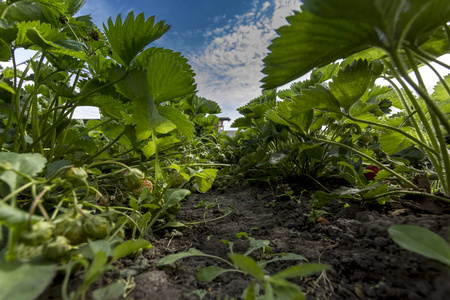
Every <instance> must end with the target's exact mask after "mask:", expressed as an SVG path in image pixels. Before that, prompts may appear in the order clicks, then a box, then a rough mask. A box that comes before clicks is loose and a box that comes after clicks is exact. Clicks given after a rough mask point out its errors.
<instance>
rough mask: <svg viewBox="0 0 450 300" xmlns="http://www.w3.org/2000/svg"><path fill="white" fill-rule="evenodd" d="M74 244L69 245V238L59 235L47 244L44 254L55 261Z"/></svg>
mask: <svg viewBox="0 0 450 300" xmlns="http://www.w3.org/2000/svg"><path fill="white" fill-rule="evenodd" d="M71 248H72V246H70V245H69V240H68V239H67V238H66V237H64V236H61V235H59V236H57V237H56V238H55V239H54V240H53V241H51V242H50V243H48V244H47V245H45V247H44V256H45V257H46V258H48V259H51V260H53V261H57V260H58V259H60V258H61V257H63V256H64V255H66V254H67V252H69V251H70V249H71Z"/></svg>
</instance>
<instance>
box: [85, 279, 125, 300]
mask: <svg viewBox="0 0 450 300" xmlns="http://www.w3.org/2000/svg"><path fill="white" fill-rule="evenodd" d="M125 290H126V289H125V283H123V282H115V283H112V284H109V285H107V286H105V287H102V288H99V289H96V290H95V291H93V292H92V297H93V298H94V300H113V299H117V298H120V296H122V295H123V293H124V292H125Z"/></svg>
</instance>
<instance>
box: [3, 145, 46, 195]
mask: <svg viewBox="0 0 450 300" xmlns="http://www.w3.org/2000/svg"><path fill="white" fill-rule="evenodd" d="M46 163H47V159H46V158H45V157H43V156H42V155H41V154H38V153H34V154H31V153H23V154H18V153H13V152H3V153H0V180H2V181H4V182H5V183H6V184H8V186H9V188H10V191H14V190H15V189H17V188H18V187H19V186H20V184H21V183H22V182H23V177H22V176H21V175H19V174H17V173H16V172H14V171H12V170H15V171H17V172H20V173H22V174H24V175H28V176H31V177H33V176H36V175H37V174H38V173H39V172H41V171H42V170H43V169H44V167H45V164H46ZM4 167H8V168H9V169H12V170H7V169H5V168H4Z"/></svg>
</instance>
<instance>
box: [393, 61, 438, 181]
mask: <svg viewBox="0 0 450 300" xmlns="http://www.w3.org/2000/svg"><path fill="white" fill-rule="evenodd" d="M385 64H386V65H387V66H388V67H389V68H390V70H391V72H392V73H393V74H394V76H395V78H396V79H397V80H398V82H399V83H400V84H401V86H402V88H403V89H404V91H405V92H406V94H407V95H408V98H409V100H410V102H411V104H409V103H407V101H406V100H405V99H404V97H403V94H402V92H401V91H400V89H399V88H398V87H397V85H396V84H394V83H393V82H392V80H390V79H388V78H386V79H387V80H388V81H389V82H390V83H391V84H392V86H393V87H394V88H395V89H396V91H397V94H398V95H399V97H400V100H401V101H402V104H403V108H404V109H405V110H406V111H407V113H408V115H409V116H411V117H410V118H411V121H412V123H413V125H414V128H415V130H416V133H417V135H418V136H419V138H420V139H421V140H422V141H427V140H428V141H429V142H431V146H432V148H433V149H435V150H436V151H437V149H440V147H439V144H438V140H437V138H436V136H435V133H434V131H433V129H432V127H431V124H430V122H429V121H428V118H427V117H426V115H425V113H424V111H423V110H422V107H421V106H420V104H419V103H418V102H417V100H416V98H415V97H414V95H413V94H412V92H411V91H410V90H409V88H408V86H407V85H406V83H405V82H404V81H403V80H402V78H401V77H400V75H399V74H398V73H397V71H396V70H395V68H394V67H393V66H392V65H391V64H390V63H389V62H387V61H385ZM410 105H412V106H413V107H414V109H415V110H416V111H415V113H416V114H417V115H418V118H419V120H420V122H421V123H422V126H423V127H421V126H419V123H418V122H417V120H416V118H415V117H413V116H412V112H411V109H410ZM423 128H425V131H426V133H427V138H428V139H426V138H425V136H424V135H423V133H422V131H423ZM424 150H425V151H426V152H427V154H428V156H429V158H430V160H431V162H432V164H433V166H434V168H435V170H436V173H437V174H438V177H439V178H443V179H444V180H445V174H444V170H443V168H442V166H441V163H440V161H441V159H442V158H441V155H442V154H441V153H439V155H435V154H434V152H430V151H427V149H424Z"/></svg>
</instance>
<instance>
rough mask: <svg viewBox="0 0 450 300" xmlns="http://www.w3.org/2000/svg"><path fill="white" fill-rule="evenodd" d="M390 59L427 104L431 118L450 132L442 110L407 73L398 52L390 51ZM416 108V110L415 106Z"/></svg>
mask: <svg viewBox="0 0 450 300" xmlns="http://www.w3.org/2000/svg"><path fill="white" fill-rule="evenodd" d="M389 54H390V56H391V59H392V61H393V62H394V64H395V66H396V67H397V69H398V71H399V73H400V75H401V76H402V77H403V78H404V79H405V80H406V82H407V83H408V84H409V85H410V86H412V87H413V89H414V90H415V91H416V92H417V93H418V94H419V95H420V96H421V97H422V99H423V101H424V102H425V104H426V105H427V107H428V109H429V110H430V117H431V118H437V119H438V120H439V121H440V123H441V124H442V126H444V128H445V129H446V130H447V132H448V133H450V123H449V121H448V119H447V117H446V115H445V114H444V113H443V112H442V110H440V109H439V107H438V106H437V104H436V103H435V102H434V101H433V99H431V97H430V95H429V94H428V92H427V91H426V90H424V89H422V88H421V87H419V86H418V85H417V84H416V83H415V82H414V80H412V79H411V77H410V76H409V74H408V71H407V69H406V67H405V64H404V62H403V60H402V59H401V57H400V53H399V52H398V51H394V52H390V53H389ZM416 110H418V109H417V108H416Z"/></svg>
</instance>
